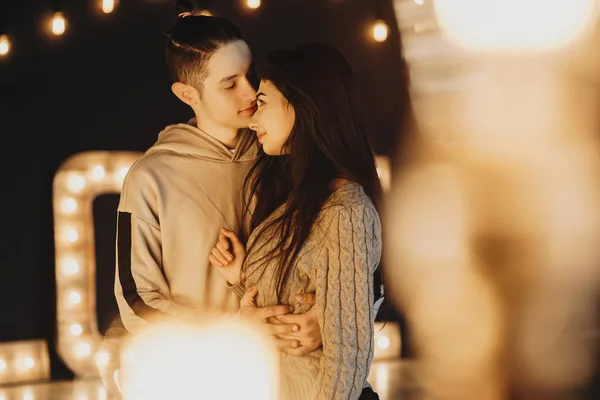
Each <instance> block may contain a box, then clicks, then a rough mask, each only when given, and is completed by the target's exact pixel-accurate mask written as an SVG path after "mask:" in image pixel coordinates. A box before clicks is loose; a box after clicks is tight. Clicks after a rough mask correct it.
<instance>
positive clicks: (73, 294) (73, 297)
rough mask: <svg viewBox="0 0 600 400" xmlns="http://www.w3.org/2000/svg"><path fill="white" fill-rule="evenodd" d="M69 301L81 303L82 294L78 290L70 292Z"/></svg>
mask: <svg viewBox="0 0 600 400" xmlns="http://www.w3.org/2000/svg"><path fill="white" fill-rule="evenodd" d="M69 302H70V303H71V304H80V303H81V295H80V294H79V293H78V292H76V291H72V292H70V293H69Z"/></svg>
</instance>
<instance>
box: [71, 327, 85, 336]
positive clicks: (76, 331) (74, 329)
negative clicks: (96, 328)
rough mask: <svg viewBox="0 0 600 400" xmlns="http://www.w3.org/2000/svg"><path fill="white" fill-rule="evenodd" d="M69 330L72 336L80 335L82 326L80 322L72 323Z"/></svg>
mask: <svg viewBox="0 0 600 400" xmlns="http://www.w3.org/2000/svg"><path fill="white" fill-rule="evenodd" d="M69 332H70V333H71V335H73V336H80V335H81V334H82V333H83V327H82V326H81V325H80V324H73V325H71V326H70V327H69Z"/></svg>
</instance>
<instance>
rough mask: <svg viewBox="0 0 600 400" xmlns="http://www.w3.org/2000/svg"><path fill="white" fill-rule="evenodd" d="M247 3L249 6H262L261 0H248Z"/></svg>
mask: <svg viewBox="0 0 600 400" xmlns="http://www.w3.org/2000/svg"><path fill="white" fill-rule="evenodd" d="M246 4H247V5H248V8H258V7H260V0H247V1H246Z"/></svg>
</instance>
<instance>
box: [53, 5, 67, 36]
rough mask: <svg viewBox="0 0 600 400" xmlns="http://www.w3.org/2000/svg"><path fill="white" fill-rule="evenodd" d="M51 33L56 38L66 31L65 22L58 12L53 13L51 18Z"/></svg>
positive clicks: (61, 14)
mask: <svg viewBox="0 0 600 400" xmlns="http://www.w3.org/2000/svg"><path fill="white" fill-rule="evenodd" d="M51 24H52V33H53V34H55V35H56V36H60V35H62V34H63V33H65V31H66V30H67V20H66V19H65V16H64V15H63V13H61V12H60V11H58V12H56V13H54V15H53V16H52V21H51Z"/></svg>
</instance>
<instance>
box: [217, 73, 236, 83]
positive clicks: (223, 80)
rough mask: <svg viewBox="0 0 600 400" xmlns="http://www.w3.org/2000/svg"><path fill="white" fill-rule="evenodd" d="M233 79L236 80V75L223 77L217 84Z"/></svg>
mask: <svg viewBox="0 0 600 400" xmlns="http://www.w3.org/2000/svg"><path fill="white" fill-rule="evenodd" d="M235 78H237V74H236V75H231V76H228V77H225V78H223V79H221V81H220V82H219V83H225V82H227V81H230V80H232V79H235Z"/></svg>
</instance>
